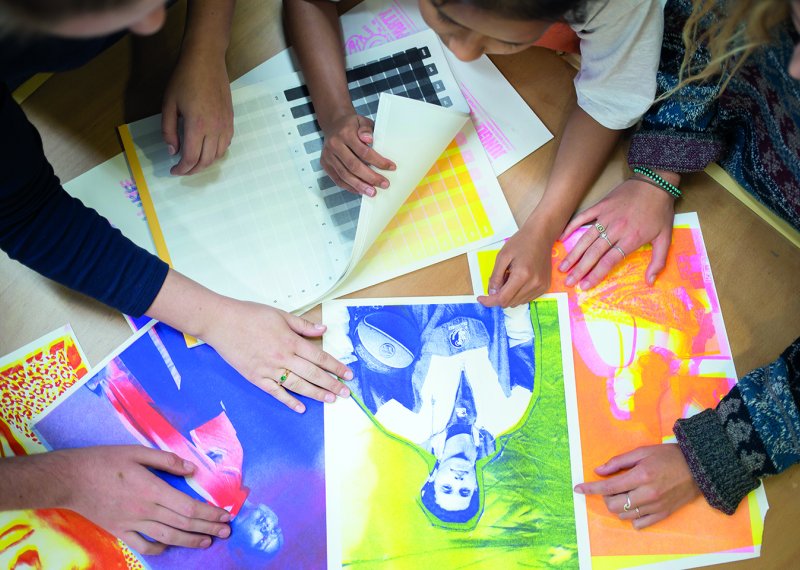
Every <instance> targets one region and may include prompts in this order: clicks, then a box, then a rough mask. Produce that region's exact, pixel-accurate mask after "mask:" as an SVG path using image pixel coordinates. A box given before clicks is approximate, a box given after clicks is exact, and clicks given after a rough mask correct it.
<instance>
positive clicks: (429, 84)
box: [284, 47, 453, 242]
mask: <svg viewBox="0 0 800 570" xmlns="http://www.w3.org/2000/svg"><path fill="white" fill-rule="evenodd" d="M430 59H431V52H430V49H429V48H427V47H421V48H416V47H415V48H411V49H408V50H405V51H401V52H398V53H395V54H393V55H390V56H387V57H385V58H382V59H379V60H377V61H372V62H369V63H366V64H364V65H359V66H355V67H353V68H351V69H349V70H348V71H347V83H348V87H349V90H350V98H351V100H352V101H353V106H354V107H355V109H356V112H357V113H358V114H360V115H363V116H365V117H369V118H370V119H373V120H374V119H375V115H376V113H377V112H378V98H379V95H380V94H381V93H393V94H395V95H401V96H403V97H408V98H411V99H417V100H420V101H426V102H428V103H433V104H435V105H441V106H442V107H450V106H452V104H453V103H452V100H451V99H450V97H448V96H447V95H443V93H444V92H445V85H444V83H443V82H442V81H439V80H436V76H437V75H438V73H439V70H438V69H437V68H436V65H435V64H434V63H430V62H426V60H430ZM284 97H285V98H286V101H287V103H288V104H289V105H290V109H291V113H292V117H293V118H294V119H295V120H296V121H298V124H297V127H296V128H297V132H298V134H299V135H300V137H301V138H302V141H303V147H304V149H305V152H306V154H307V155H308V158H309V160H310V163H311V168H312V170H313V171H314V172H315V173H317V177H318V178H317V185H318V188H319V191H320V192H321V196H322V199H323V200H324V201H325V205H326V206H327V207H328V210H329V211H330V212H331V217H332V219H333V223H334V225H336V227H337V228H338V229H339V231H340V232H341V233H342V237H343V239H345V240H349V241H351V242H352V240H353V239H354V238H355V234H356V225H357V224H358V213H359V209H360V207H361V198H360V197H359V196H357V195H355V194H351V193H350V192H347V191H346V190H342V189H341V188H339V187H338V186H336V184H335V183H334V182H333V180H331V178H330V177H329V176H327V175H326V174H325V173H324V171H323V169H322V165H321V164H320V155H321V153H322V146H323V140H322V137H321V132H320V131H321V129H320V127H319V123H318V122H317V120H316V118H315V116H314V106H313V104H312V103H311V101H310V99H309V93H308V89H307V88H306V86H305V85H301V86H299V87H294V88H291V89H287V90H285V91H284Z"/></svg>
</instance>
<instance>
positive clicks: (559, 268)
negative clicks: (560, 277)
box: [558, 259, 569, 271]
mask: <svg viewBox="0 0 800 570" xmlns="http://www.w3.org/2000/svg"><path fill="white" fill-rule="evenodd" d="M567 269H569V265H568V264H567V260H566V259H565V260H564V261H562V262H561V265H559V266H558V270H559V271H566V270H567Z"/></svg>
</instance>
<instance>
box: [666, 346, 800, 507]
mask: <svg viewBox="0 0 800 570" xmlns="http://www.w3.org/2000/svg"><path fill="white" fill-rule="evenodd" d="M674 430H675V436H676V437H677V439H678V443H679V444H680V447H681V450H682V451H683V455H684V457H685V458H686V461H687V463H688V464H689V468H690V469H691V472H692V476H693V477H694V479H695V481H696V482H697V485H698V487H700V490H701V491H702V492H703V495H704V496H705V498H706V500H707V501H708V503H709V504H710V505H711V506H712V507H714V508H717V509H719V510H721V511H722V512H724V513H726V514H729V515H730V514H733V513H734V512H735V511H736V507H737V506H738V505H739V503H740V502H741V500H742V499H743V498H744V497H745V496H746V495H747V493H749V492H750V491H752V490H753V489H755V488H756V487H758V485H759V479H761V478H763V477H766V476H769V475H775V474H776V473H780V472H781V471H783V470H785V469H787V468H788V467H790V466H792V465H793V464H795V463H800V338H798V339H797V340H795V341H794V343H793V344H792V345H791V346H790V347H789V348H787V349H786V350H785V351H784V352H783V354H781V356H780V357H779V358H778V359H777V360H776V361H774V362H772V363H771V364H768V365H767V366H764V367H762V368H757V369H756V370H753V371H752V372H750V373H749V374H747V375H746V376H745V377H744V378H742V379H741V380H739V382H738V384H737V385H736V386H735V387H734V388H733V389H732V390H731V391H730V393H728V395H727V396H725V397H724V398H723V399H722V400H721V401H720V403H719V405H718V406H717V407H716V409H714V410H711V409H709V410H705V411H703V412H701V413H700V414H697V415H696V416H693V417H691V418H687V419H681V420H678V421H677V422H675V427H674Z"/></svg>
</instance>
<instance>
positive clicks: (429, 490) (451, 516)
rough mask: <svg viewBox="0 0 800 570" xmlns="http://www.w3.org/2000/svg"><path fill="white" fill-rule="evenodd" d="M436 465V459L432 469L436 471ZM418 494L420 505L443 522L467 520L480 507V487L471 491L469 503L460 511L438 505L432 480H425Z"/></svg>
mask: <svg viewBox="0 0 800 570" xmlns="http://www.w3.org/2000/svg"><path fill="white" fill-rule="evenodd" d="M438 466H439V462H438V461H437V462H436V467H434V468H433V470H434V471H436V469H437V468H438ZM419 494H420V500H421V501H422V506H423V507H424V508H425V510H426V511H428V513H430V514H431V515H433V516H434V517H435V518H436V519H437V520H439V521H440V522H443V523H466V522H469V521H470V520H471V519H472V518H473V517H474V516H475V515H476V514H478V510H479V509H480V507H481V497H480V495H481V493H480V489H475V492H474V493H472V498H471V499H470V501H469V505H467V508H466V509H464V510H462V511H448V510H447V509H443V508H442V507H440V506H439V504H438V503H437V502H436V489H435V488H434V482H433V480H429V481H426V482H425V485H423V486H422V489H420V492H419ZM428 518H430V517H428Z"/></svg>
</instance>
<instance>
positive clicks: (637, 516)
mask: <svg viewBox="0 0 800 570" xmlns="http://www.w3.org/2000/svg"><path fill="white" fill-rule="evenodd" d="M633 510H634V511H636V518H637V519H640V518H642V513H640V512H639V507H636V508H635V509H633Z"/></svg>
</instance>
